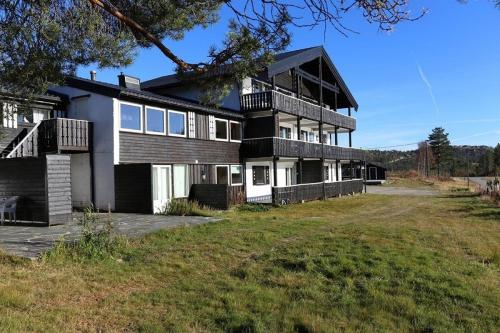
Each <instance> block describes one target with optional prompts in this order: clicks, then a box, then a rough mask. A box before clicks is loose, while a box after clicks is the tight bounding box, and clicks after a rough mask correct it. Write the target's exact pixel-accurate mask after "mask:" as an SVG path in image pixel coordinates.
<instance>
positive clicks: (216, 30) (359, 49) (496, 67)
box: [78, 0, 500, 150]
mask: <svg viewBox="0 0 500 333" xmlns="http://www.w3.org/2000/svg"><path fill="white" fill-rule="evenodd" d="M411 3H412V6H414V7H415V8H414V10H415V12H417V11H418V9H419V8H423V7H425V8H427V9H429V12H428V14H427V15H426V16H425V17H423V18H422V19H420V20H419V21H416V22H407V23H403V24H401V25H398V26H397V27H396V30H395V31H394V32H392V33H390V34H388V33H385V32H380V31H378V30H377V27H376V26H375V25H370V24H368V23H366V22H365V21H364V20H363V19H362V18H361V16H360V15H358V14H356V13H353V14H351V15H350V16H348V17H347V18H346V20H345V25H347V26H348V27H349V28H352V29H354V30H356V31H357V32H359V34H349V36H348V37H344V36H342V35H340V34H339V33H338V32H336V31H335V30H333V29H328V30H327V32H326V34H324V33H323V30H322V28H317V29H313V30H309V29H294V30H293V40H292V44H291V45H290V47H289V49H298V48H304V47H310V46H316V45H324V46H325V48H326V50H327V52H328V53H329V55H330V57H331V58H332V60H333V61H334V63H335V64H336V66H337V68H338V69H339V71H340V73H341V74H342V76H343V78H344V79H345V81H346V82H347V84H348V86H349V88H350V89H351V91H352V93H353V95H354V96H355V98H356V100H357V101H358V103H359V105H360V108H359V111H358V112H357V113H356V114H355V116H356V118H357V120H358V128H357V131H356V132H355V133H354V134H353V144H354V146H356V147H363V148H372V147H386V146H398V145H405V144H409V143H413V142H418V141H420V140H423V139H425V138H426V137H427V135H428V133H429V132H430V131H431V129H432V128H433V127H435V126H442V127H444V128H445V129H446V130H447V131H448V132H449V133H450V139H451V141H452V144H460V145H462V144H474V145H483V144H484V145H490V146H493V145H496V143H498V142H500V56H499V55H500V39H499V36H498V33H499V32H500V10H498V9H495V8H494V6H493V4H492V3H491V2H489V1H488V0H477V1H474V0H470V1H469V3H468V4H466V5H463V4H459V3H458V1H455V0H439V1H436V0H432V1H431V0H427V1H424V0H421V1H417V0H414V1H412V2H411ZM224 15H225V14H224V13H223V17H224ZM225 31H226V22H225V21H224V20H222V22H221V23H220V24H217V25H215V26H212V27H210V28H208V29H206V30H203V29H196V30H194V31H192V32H190V33H188V34H187V35H186V38H185V39H184V40H183V41H181V42H172V41H168V40H166V41H165V43H166V44H167V45H168V46H170V47H171V48H172V49H173V50H174V52H177V53H178V54H179V55H181V56H182V57H184V58H186V59H187V60H190V61H199V60H200V59H202V58H203V57H204V55H205V54H206V53H207V50H208V48H209V47H210V46H211V45H217V42H218V41H219V40H221V39H222V37H223V35H224V32H225ZM90 69H94V68H93V67H92V66H90V67H85V68H80V69H79V71H78V74H79V75H80V76H84V77H88V72H89V70H90ZM173 70H174V66H173V64H172V63H171V62H169V61H168V60H167V59H166V58H164V56H163V55H162V54H160V52H159V51H157V50H156V49H147V50H140V51H139V53H138V57H137V59H136V61H135V62H134V64H132V65H131V66H129V67H127V68H123V69H106V70H100V71H98V80H102V81H107V82H112V83H115V82H117V78H116V76H117V75H118V74H119V73H120V71H123V72H125V73H127V74H130V75H134V76H137V77H140V78H141V79H142V80H147V79H151V78H154V77H157V76H160V75H165V74H170V73H172V72H173ZM414 147H415V146H414V145H408V146H400V147H396V148H395V149H401V150H406V149H413V148H414Z"/></svg>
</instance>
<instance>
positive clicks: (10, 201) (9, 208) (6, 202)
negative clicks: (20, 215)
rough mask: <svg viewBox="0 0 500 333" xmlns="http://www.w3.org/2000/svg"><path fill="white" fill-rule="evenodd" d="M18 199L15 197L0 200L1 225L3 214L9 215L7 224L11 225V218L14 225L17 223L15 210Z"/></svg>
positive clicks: (3, 218)
mask: <svg viewBox="0 0 500 333" xmlns="http://www.w3.org/2000/svg"><path fill="white" fill-rule="evenodd" d="M19 198H20V197H17V196H16V197H10V198H3V199H0V219H1V221H2V225H3V223H4V222H5V213H7V214H9V222H11V223H12V218H14V223H16V222H17V216H16V208H17V202H18V201H19Z"/></svg>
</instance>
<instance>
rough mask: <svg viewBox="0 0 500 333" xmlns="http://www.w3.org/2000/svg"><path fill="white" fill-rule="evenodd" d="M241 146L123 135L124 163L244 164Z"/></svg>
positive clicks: (121, 140)
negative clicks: (241, 161)
mask: <svg viewBox="0 0 500 333" xmlns="http://www.w3.org/2000/svg"><path fill="white" fill-rule="evenodd" d="M239 150H240V144H239V143H233V142H221V141H209V140H198V139H185V138H178V137H172V136H158V135H146V134H136V133H127V132H120V163H187V164H193V163H196V161H198V163H200V164H214V163H217V164H219V163H220V164H224V163H240V153H239Z"/></svg>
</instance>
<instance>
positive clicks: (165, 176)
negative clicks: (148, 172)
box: [153, 165, 172, 213]
mask: <svg viewBox="0 0 500 333" xmlns="http://www.w3.org/2000/svg"><path fill="white" fill-rule="evenodd" d="M171 174H172V169H171V167H170V165H153V209H154V213H161V212H163V211H165V209H166V207H167V206H168V203H169V202H170V199H171V198H172V177H171Z"/></svg>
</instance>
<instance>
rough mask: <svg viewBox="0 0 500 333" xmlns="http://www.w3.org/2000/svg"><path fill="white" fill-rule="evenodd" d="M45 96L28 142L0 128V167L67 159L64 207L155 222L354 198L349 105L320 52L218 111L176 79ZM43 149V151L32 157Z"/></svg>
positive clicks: (284, 65)
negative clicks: (182, 210) (243, 207)
mask: <svg viewBox="0 0 500 333" xmlns="http://www.w3.org/2000/svg"><path fill="white" fill-rule="evenodd" d="M51 93H52V95H53V96H55V97H54V98H58V99H59V102H58V103H55V104H54V106H53V107H52V111H49V112H48V113H47V114H46V116H45V117H44V118H41V119H38V118H37V119H35V116H33V119H32V120H31V122H30V124H31V126H32V127H33V128H35V127H36V128H35V130H33V129H32V130H31V131H30V132H28V131H26V132H24V133H23V134H21V133H18V135H17V136H16V135H15V133H13V132H12V131H11V130H12V129H13V128H14V127H15V126H18V124H19V122H16V125H14V124H13V123H9V122H7V121H4V122H3V126H4V128H8V129H9V130H8V131H10V132H12V133H10V136H9V138H8V139H6V140H4V142H5V143H4V146H5V147H4V149H3V151H4V155H3V157H4V158H10V159H12V158H14V159H26V158H28V157H29V158H36V157H41V156H42V155H47V154H59V155H67V156H68V159H69V165H70V169H71V170H70V174H71V177H69V178H70V179H69V180H70V187H71V193H70V194H71V203H72V206H73V207H84V206H88V205H90V204H93V205H94V206H95V207H97V208H99V209H110V210H115V211H123V212H138V213H158V212H161V211H162V210H164V209H165V207H166V206H167V205H168V202H169V201H170V200H172V199H174V198H191V199H194V200H197V201H199V202H201V203H202V204H207V205H210V206H214V207H217V208H227V207H228V206H229V205H230V204H232V203H240V202H244V201H248V202H263V203H275V204H286V203H292V202H301V201H305V200H314V199H321V198H327V197H334V196H339V195H343V194H350V193H355V192H361V190H362V181H361V180H360V179H359V172H356V170H357V169H359V170H360V169H361V162H362V161H363V160H364V155H363V153H362V151H360V150H357V149H354V148H352V142H353V132H354V131H355V129H356V120H355V118H354V117H353V116H352V114H353V112H354V111H355V110H357V108H358V105H357V103H356V101H355V99H354V97H353V96H352V94H351V93H350V91H349V89H348V88H347V86H346V84H345V82H344V81H343V79H342V78H341V77H340V74H339V73H338V71H337V69H336V68H335V66H334V65H333V63H332V61H331V60H330V58H329V57H328V55H327V54H326V52H325V50H324V49H323V48H322V47H314V48H309V49H303V50H297V51H291V52H287V53H284V54H281V55H278V56H277V57H276V61H275V62H274V63H273V64H272V65H270V66H268V67H267V68H265V69H264V70H263V71H262V72H260V73H258V75H256V76H255V77H251V78H250V77H249V78H246V79H244V80H243V81H242V82H235V83H234V85H233V89H232V90H231V91H230V92H229V94H228V95H227V96H225V97H224V98H223V99H222V101H221V107H219V108H212V107H207V106H204V105H202V104H201V103H200V102H199V101H200V94H201V92H200V90H199V88H197V87H196V85H193V84H192V83H191V82H183V81H181V80H179V79H178V78H177V77H175V76H165V77H159V78H156V79H153V80H149V81H146V82H142V83H141V82H140V80H139V79H137V78H134V77H130V76H126V75H120V76H119V79H118V82H117V84H109V83H104V82H99V81H96V80H95V77H92V78H91V79H84V78H77V77H70V78H68V79H67V81H66V84H65V85H64V86H58V87H53V88H52V89H51ZM62 101H64V103H63V102H62ZM4 105H5V103H4ZM56 105H57V106H56ZM61 106H63V107H61ZM4 108H6V107H5V106H4ZM61 110H62V111H61ZM4 113H5V112H4ZM6 117H7V115H5V116H4V119H6ZM50 118H51V119H50ZM9 119H13V118H12V117H11V118H9ZM16 119H17V118H16ZM50 131H52V134H50V133H49V132H50ZM34 133H36V136H37V138H36V141H37V142H33V141H34V140H33V136H34V135H35V134H34ZM47 136H49V138H48V137H47ZM30 137H31V139H30ZM49 139H51V140H52V141H54V140H55V141H54V142H55V143H53V144H52V146H53V147H50V149H48V148H47V147H45V146H47V145H45V146H44V147H45V148H43V147H42V148H40V142H48V141H50V140H49ZM9 140H10V141H9ZM16 140H17V141H16ZM7 141H9V142H7ZM21 141H23V142H22V144H21V145H19V143H21ZM9 145H10V146H9ZM23 145H24V146H25V147H24V148H23ZM7 146H9V149H6V148H7ZM26 147H28V148H26ZM1 148H2V147H0V149H1ZM0 162H2V161H0ZM11 163H12V162H11ZM0 167H1V163H0ZM343 169H346V170H350V172H349V173H348V174H346V172H345V171H344V172H343Z"/></svg>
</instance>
